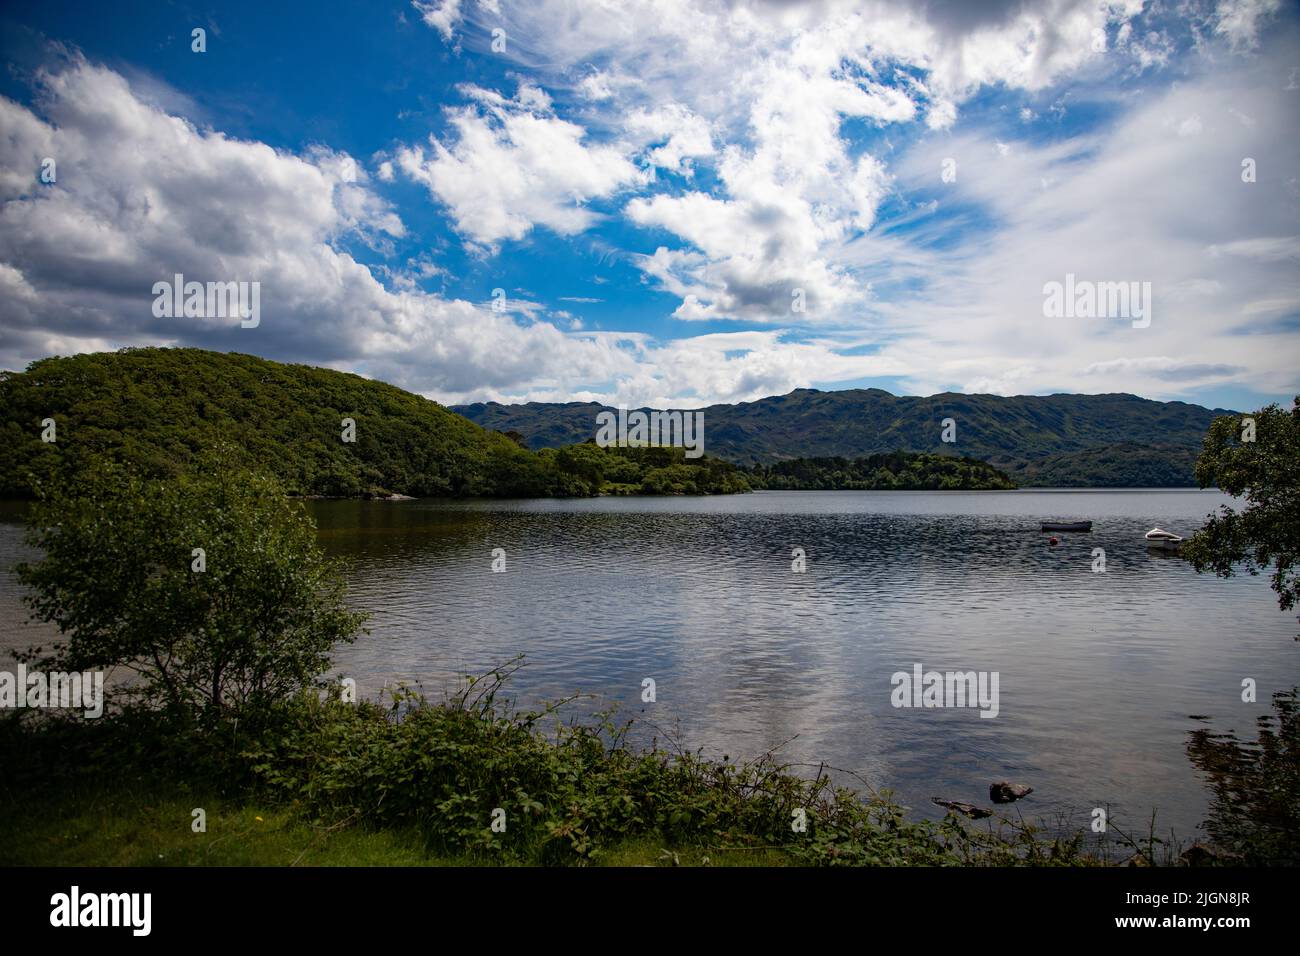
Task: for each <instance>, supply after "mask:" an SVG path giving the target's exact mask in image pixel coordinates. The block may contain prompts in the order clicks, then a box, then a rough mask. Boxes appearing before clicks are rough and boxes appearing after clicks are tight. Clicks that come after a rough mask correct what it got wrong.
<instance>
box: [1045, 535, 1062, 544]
mask: <svg viewBox="0 0 1300 956" xmlns="http://www.w3.org/2000/svg"><path fill="white" fill-rule="evenodd" d="M1047 543H1048V544H1060V543H1061V539H1060V538H1058V537H1056V535H1052V537H1050V538H1048V539H1047Z"/></svg>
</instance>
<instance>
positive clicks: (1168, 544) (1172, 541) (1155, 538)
mask: <svg viewBox="0 0 1300 956" xmlns="http://www.w3.org/2000/svg"><path fill="white" fill-rule="evenodd" d="M1146 541H1147V547H1148V548H1155V549H1157V550H1159V551H1177V550H1178V549H1179V548H1181V547H1182V545H1183V539H1182V538H1181V537H1179V536H1178V535H1176V534H1174V533H1173V532H1170V531H1163V530H1161V529H1160V528H1152V529H1151V530H1150V531H1148V532H1147V533H1146Z"/></svg>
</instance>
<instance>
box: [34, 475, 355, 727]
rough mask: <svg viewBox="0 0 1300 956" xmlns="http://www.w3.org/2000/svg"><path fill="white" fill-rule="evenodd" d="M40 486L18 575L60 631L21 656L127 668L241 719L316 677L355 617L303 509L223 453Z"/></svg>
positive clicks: (169, 693)
mask: <svg viewBox="0 0 1300 956" xmlns="http://www.w3.org/2000/svg"><path fill="white" fill-rule="evenodd" d="M37 490H38V492H39V498H38V500H37V502H36V503H35V504H34V505H33V506H32V508H31V509H30V511H29V515H28V522H29V526H30V528H29V534H28V540H29V543H30V544H31V545H32V546H33V547H35V548H37V549H40V551H42V552H43V554H44V556H43V557H42V558H41V559H40V560H38V561H35V562H34V563H24V564H20V565H19V566H18V568H17V573H18V577H19V579H20V580H21V581H22V583H23V584H25V585H27V586H28V587H29V588H31V589H32V593H31V594H29V595H28V596H27V597H26V598H25V600H26V602H27V603H28V605H29V606H30V607H31V609H32V612H33V615H34V616H35V617H37V618H39V619H41V620H43V621H50V622H53V623H55V624H57V625H58V627H59V630H60V632H61V634H62V635H63V636H64V637H65V638H66V640H64V641H62V642H61V643H60V644H59V645H58V646H57V647H56V648H55V649H54V650H53V652H52V653H50V654H46V655H44V656H42V650H41V649H40V648H35V649H33V650H31V651H29V652H27V653H25V654H24V655H23V657H24V659H26V660H30V661H34V662H36V663H37V664H38V666H40V667H42V668H45V669H53V670H63V671H84V670H108V669H111V668H114V667H123V668H126V669H127V670H129V671H133V672H135V673H136V674H138V675H139V677H140V679H141V680H140V682H139V683H138V684H137V685H136V687H135V688H134V690H135V691H136V692H137V693H138V694H140V695H142V697H143V699H144V700H146V701H148V702H149V703H150V704H152V705H155V706H164V707H166V708H168V709H169V710H171V711H173V712H176V713H178V714H181V715H187V716H191V717H197V716H205V717H208V718H215V717H219V716H231V715H234V716H240V715H244V714H249V713H256V712H259V711H265V710H266V709H267V708H268V707H269V706H270V705H272V704H274V703H276V702H278V701H281V700H284V699H285V698H287V697H289V696H291V695H293V694H295V693H297V692H299V691H300V690H301V689H302V688H304V687H308V686H311V685H312V684H313V683H314V681H315V679H316V677H317V675H318V674H320V673H321V672H322V671H323V670H325V669H326V668H327V667H328V666H329V656H328V655H329V652H330V650H331V648H333V647H334V646H335V644H337V643H338V642H340V641H351V640H352V639H353V638H354V636H355V634H356V632H357V631H358V630H359V629H360V627H361V624H362V622H363V617H364V616H363V615H360V614H356V613H354V612H352V611H349V610H348V609H347V607H346V605H345V604H344V601H343V591H344V585H343V579H342V576H341V574H340V573H339V569H338V568H337V566H336V565H334V564H333V563H331V562H329V561H327V560H325V558H324V557H323V555H322V553H321V551H320V549H319V547H318V545H317V543H316V529H315V527H314V525H313V523H312V521H311V519H310V518H309V517H308V516H307V514H306V512H305V510H304V509H303V508H302V506H301V504H300V503H298V502H294V501H292V500H290V499H288V498H286V497H285V495H284V490H283V489H282V488H281V487H280V486H279V485H278V484H277V483H276V482H275V481H274V480H272V479H269V478H265V477H261V476H259V475H255V474H253V473H252V472H249V471H245V470H242V469H240V468H238V467H235V466H233V465H231V464H230V462H229V461H228V459H227V458H224V457H222V456H221V455H219V454H216V455H213V456H212V457H211V458H207V459H204V460H203V461H202V462H201V464H200V465H199V467H197V468H196V469H195V471H194V473H192V474H189V473H187V474H182V475H180V476H178V477H176V478H173V479H170V480H165V481H163V480H157V479H147V478H142V477H140V476H138V475H136V474H134V473H132V472H131V471H129V470H127V469H125V468H123V467H122V466H119V465H116V464H114V463H111V462H105V461H100V460H93V459H92V460H91V461H89V462H87V463H85V465H84V466H83V467H82V468H81V470H80V471H79V473H78V474H77V475H76V476H75V477H73V478H70V479H68V480H61V481H55V482H52V483H49V484H41V485H39V486H38V489H37ZM194 549H202V551H203V554H202V555H201V556H196V555H195V554H194ZM200 559H201V560H202V562H203V564H202V565H199V567H201V568H202V570H196V564H195V562H196V560H200Z"/></svg>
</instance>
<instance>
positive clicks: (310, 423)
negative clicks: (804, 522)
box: [0, 348, 748, 497]
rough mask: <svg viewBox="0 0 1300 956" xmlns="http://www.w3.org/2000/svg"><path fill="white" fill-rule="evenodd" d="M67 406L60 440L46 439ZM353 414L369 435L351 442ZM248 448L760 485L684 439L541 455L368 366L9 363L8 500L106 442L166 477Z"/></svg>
mask: <svg viewBox="0 0 1300 956" xmlns="http://www.w3.org/2000/svg"><path fill="white" fill-rule="evenodd" d="M47 419H53V421H54V427H55V433H54V437H55V439H56V440H55V441H53V442H48V443H47V442H45V441H42V432H43V430H44V429H43V425H42V423H43V422H44V421H45V420H47ZM344 419H352V420H353V421H354V422H355V441H354V442H345V441H344V440H343V431H344ZM217 445H226V446H233V448H234V449H236V450H237V451H238V453H240V454H242V455H243V458H244V461H243V462H242V463H243V464H246V465H248V466H249V467H251V468H253V469H255V470H257V471H260V472H264V473H268V474H271V475H274V476H275V477H276V478H278V479H279V480H280V481H281V482H282V483H283V484H284V486H285V487H286V488H287V489H288V490H289V491H290V492H291V493H295V494H302V495H335V496H349V497H351V496H363V495H388V494H393V493H397V494H405V495H411V496H415V497H431V496H441V495H446V496H495V497H502V496H505V497H516V496H518V497H532V496H561V497H570V496H585V495H593V494H599V493H614V494H705V493H727V492H733V491H746V490H748V486H747V485H746V484H745V482H744V481H743V479H740V478H739V477H738V475H737V472H736V469H735V468H734V466H732V465H730V464H728V463H726V462H720V461H717V460H716V459H713V458H709V457H705V458H698V459H685V458H684V454H683V452H682V450H681V449H667V448H665V449H614V448H611V449H600V448H596V447H595V446H586V447H584V448H580V449H562V450H559V451H555V450H547V451H545V452H541V453H537V452H532V451H529V450H528V449H526V448H523V447H521V446H520V445H519V444H517V443H516V442H515V441H513V440H512V439H511V438H509V437H507V436H506V435H503V434H499V433H496V432H493V431H489V430H486V429H484V428H481V427H480V426H478V425H475V424H473V423H471V422H469V421H466V420H465V419H464V418H462V417H461V416H460V415H457V414H454V413H453V412H450V411H448V410H447V409H446V408H444V407H443V406H441V405H439V404H438V403H437V402H432V401H429V400H428V399H425V398H421V397H420V396H418V395H413V394H411V393H409V392H405V391H403V390H402V389H400V388H396V387H395V386H392V385H386V384H385V383H383V382H376V381H371V380H369V379H365V378H361V377H360V376H358V375H351V374H348V373H345V372H335V371H331V370H328V369H321V368H313V367H311V366H306V365H284V364H281V363H279V362H271V361H267V360H266V359H260V358H255V357H253V356H251V355H238V354H227V353H220V352H206V351H202V350H198V349H157V348H149V349H124V350H122V351H119V352H101V353H96V354H92V355H77V356H72V357H68V358H48V359H42V360H41V361H38V362H34V363H32V365H31V366H29V367H28V369H27V371H26V372H21V373H15V372H4V373H0V497H25V496H28V495H30V494H31V491H32V481H33V479H34V478H35V477H39V476H41V475H47V474H52V473H54V472H57V471H61V470H63V469H76V468H77V467H79V466H80V465H81V464H83V463H84V462H86V461H87V460H88V459H89V458H90V457H91V456H94V455H99V454H106V455H109V456H111V457H113V458H115V459H117V460H120V461H124V462H129V463H131V464H132V465H133V466H134V467H136V468H137V469H138V470H140V471H141V472H143V473H144V474H146V475H148V476H151V477H166V476H169V475H176V474H179V473H182V472H183V471H184V470H185V469H186V468H188V467H189V466H190V463H191V462H192V461H193V459H194V456H195V455H197V454H199V453H202V452H203V451H205V450H206V449H210V448H213V447H215V446H217Z"/></svg>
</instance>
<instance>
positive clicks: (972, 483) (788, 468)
mask: <svg viewBox="0 0 1300 956" xmlns="http://www.w3.org/2000/svg"><path fill="white" fill-rule="evenodd" d="M741 471H742V473H743V474H744V476H745V478H746V480H748V482H749V483H750V485H752V486H753V487H754V488H761V489H767V490H772V491H814V490H820V491H984V490H1007V489H1011V488H1015V487H1016V485H1015V482H1013V481H1012V480H1011V479H1010V478H1008V477H1007V476H1006V475H1005V474H1003V473H1002V472H1000V471H998V470H997V469H996V468H994V467H993V466H992V465H990V464H988V463H987V462H983V461H978V460H976V459H974V458H957V457H955V456H951V455H929V454H911V453H908V452H902V451H895V452H890V453H889V454H881V455H867V456H865V457H863V458H839V457H831V458H795V459H793V460H791V461H781V462H777V463H776V464H772V465H754V466H752V467H750V468H743V469H741Z"/></svg>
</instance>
